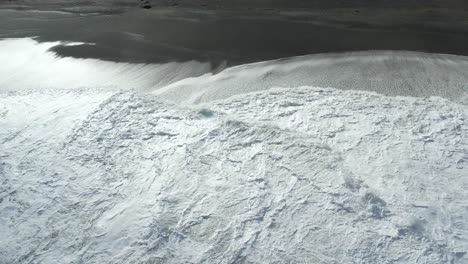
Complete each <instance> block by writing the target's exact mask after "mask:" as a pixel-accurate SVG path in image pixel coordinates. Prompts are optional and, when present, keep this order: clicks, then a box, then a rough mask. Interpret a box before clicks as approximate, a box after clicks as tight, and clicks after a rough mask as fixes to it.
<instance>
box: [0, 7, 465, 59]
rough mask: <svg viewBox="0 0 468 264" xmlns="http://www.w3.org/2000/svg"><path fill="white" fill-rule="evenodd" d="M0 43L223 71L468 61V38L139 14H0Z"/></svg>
mask: <svg viewBox="0 0 468 264" xmlns="http://www.w3.org/2000/svg"><path fill="white" fill-rule="evenodd" d="M1 12H2V14H1V16H0V17H1V18H0V23H1V25H2V26H1V27H0V35H1V36H2V37H31V36H38V40H40V41H57V40H61V41H80V42H89V43H95V45H81V46H58V47H56V48H55V50H54V51H56V52H57V53H58V54H59V55H61V56H72V57H78V58H99V59H104V60H112V61H125V62H143V63H159V62H167V61H188V60H198V61H209V62H214V63H220V62H222V61H227V62H228V65H235V64H242V63H249V62H256V61H264V60H270V59H278V58H284V57H291V56H297V55H306V54H315V53H327V52H342V51H359V50H409V51H425V52H433V53H448V54H458V55H468V35H467V34H464V33H444V32H434V31H430V30H427V29H425V28H421V29H415V28H414V27H413V28H412V29H411V30H409V29H405V28H385V29H383V28H372V27H366V26H364V25H356V24H352V23H350V24H348V25H346V26H340V27H338V26H331V25H326V24H321V25H318V24H314V23H309V22H304V21H286V20H279V19H276V18H273V17H272V18H265V17H262V18H254V17H251V18H242V19H241V18H235V17H226V18H222V17H221V18H220V17H208V16H203V15H198V16H192V17H184V16H183V15H181V16H179V17H174V16H172V17H165V16H157V15H154V14H153V13H148V12H144V11H141V12H140V11H137V12H128V13H124V14H115V15H96V16H86V17H83V16H77V15H76V14H75V15H71V14H65V13H47V12H14V11H1Z"/></svg>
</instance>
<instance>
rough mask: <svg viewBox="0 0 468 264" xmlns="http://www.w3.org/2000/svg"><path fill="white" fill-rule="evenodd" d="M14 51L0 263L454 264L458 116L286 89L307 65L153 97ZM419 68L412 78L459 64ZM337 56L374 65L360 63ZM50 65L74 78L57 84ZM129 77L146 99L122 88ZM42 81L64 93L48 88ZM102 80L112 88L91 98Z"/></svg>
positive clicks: (237, 72) (421, 101)
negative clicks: (77, 78) (75, 75)
mask: <svg viewBox="0 0 468 264" xmlns="http://www.w3.org/2000/svg"><path fill="white" fill-rule="evenodd" d="M26 42H28V43H24V45H25V46H27V47H30V44H33V45H34V46H35V47H36V48H37V47H40V48H42V49H43V52H39V53H34V52H32V53H29V55H24V54H23V55H22V54H10V57H9V58H11V56H17V57H21V56H24V57H25V58H24V59H23V60H22V61H23V63H17V64H16V65H13V66H15V67H16V69H18V73H17V75H15V77H14V78H10V79H9V80H7V78H4V79H2V83H1V84H0V144H1V145H0V146H1V147H0V182H1V185H0V223H2V225H0V234H2V237H1V238H0V262H2V263H30V262H32V263H56V262H57V260H60V261H61V262H63V263H77V262H86V263H103V262H105V263H107V262H111V263H242V262H246V263H249V262H251V263H265V262H268V263H418V262H420V263H437V264H438V263H466V262H467V261H468V259H467V257H468V256H467V254H466V252H467V251H468V225H467V223H468V211H467V207H466V204H467V202H468V191H467V190H466V187H467V186H468V178H467V177H466V175H468V167H467V166H468V125H467V120H468V108H467V106H466V105H463V104H458V103H455V102H453V101H451V100H449V99H446V98H445V99H444V98H441V97H427V98H425V97H422V98H416V97H403V96H397V97H395V96H384V95H379V94H377V93H375V92H364V91H353V90H346V91H345V90H340V89H333V88H317V87H313V86H303V87H299V86H294V84H300V83H301V80H300V79H296V78H299V77H301V76H302V77H303V78H305V80H303V81H304V82H309V81H310V80H313V79H311V78H310V76H312V75H313V73H310V75H306V74H305V72H306V69H318V68H317V67H319V66H316V65H317V63H318V64H320V63H323V62H324V59H321V60H318V61H317V58H318V57H312V58H311V57H303V58H295V59H288V60H282V61H276V62H266V63H259V64H253V65H246V66H239V67H234V68H232V69H228V70H226V71H224V72H222V73H220V74H219V75H205V76H203V77H198V78H191V79H186V80H181V81H180V82H178V83H174V84H172V85H169V86H167V87H162V88H160V90H159V91H158V90H157V89H152V88H153V87H152V86H151V85H152V84H151V83H150V82H149V81H148V80H146V76H156V75H145V74H143V75H142V76H139V77H138V74H136V73H135V71H134V70H133V69H134V67H136V68H137V69H141V68H139V67H143V68H144V67H148V69H154V68H155V67H156V66H155V65H129V64H116V63H111V62H100V61H96V60H77V59H70V58H57V57H55V56H54V55H53V54H52V53H46V55H44V53H45V52H46V51H47V49H48V48H47V47H46V45H52V44H44V43H43V44H38V43H35V42H29V41H26ZM0 43H2V42H0ZM4 44H5V43H3V44H0V46H1V45H4ZM43 45H44V46H43ZM1 47H2V48H0V50H1V51H0V53H1V54H2V56H6V57H8V55H7V52H5V50H4V48H3V47H5V46H1ZM12 49H13V50H14V48H12ZM36 51H37V50H36ZM396 54H397V53H388V52H387V53H382V56H383V60H382V61H388V58H389V56H390V57H391V56H395V55H396ZM28 56H29V57H30V58H29V59H28V58H27V57H28ZM31 56H32V57H31ZM34 56H36V58H39V59H31V58H34ZM44 56H45V57H44ZM358 56H359V55H358ZM401 56H403V55H401ZM401 56H400V57H399V58H401ZM411 56H413V57H411ZM411 56H410V58H408V61H410V62H411V61H414V60H417V58H416V57H417V54H413V55H411ZM421 56H423V58H421V59H420V62H418V65H422V66H421V68H420V69H435V68H438V67H439V68H440V67H441V66H440V65H452V64H453V65H457V66H459V65H463V63H464V62H463V60H464V58H461V57H456V58H454V57H452V56H448V57H444V56H441V55H431V56H428V55H426V54H421ZM428 57H432V58H433V59H427V58H428ZM4 58H5V57H4ZM44 58H47V60H43V59H44ZM444 58H446V59H444ZM334 59H338V60H339V61H341V62H343V61H345V60H346V58H344V57H341V58H340V57H338V58H336V57H335V58H332V59H330V60H328V59H327V60H326V62H327V63H326V65H328V66H327V67H325V68H324V69H323V72H322V73H320V74H322V77H323V76H325V75H324V74H325V72H326V71H325V69H329V70H330V71H331V72H335V73H338V72H346V71H345V70H344V69H345V68H346V67H345V68H343V67H344V66H343V65H345V64H342V63H334V64H330V63H331V62H330V61H331V60H334ZM348 60H349V61H350V63H351V64H354V63H355V62H356V61H359V62H362V61H367V62H369V61H372V60H375V61H377V62H378V63H377V65H382V66H381V67H383V69H387V68H388V67H386V66H385V64H386V63H383V62H382V61H381V60H380V59H379V57H378V56H377V55H376V58H375V59H372V57H371V56H370V55H369V57H366V56H365V59H364V60H363V59H356V56H355V57H353V56H350V58H348ZM434 60H435V61H436V62H437V63H434V62H433V61H434ZM431 61H432V62H431ZM13 62H14V61H13ZM16 62H17V61H16ZM38 62H42V64H41V63H38ZM62 63H63V64H62ZM29 64H33V65H29ZM357 64H358V65H362V63H361V64H359V63H357ZM439 64H440V65H439ZM21 65H23V67H21ZM40 65H42V67H40ZM59 65H66V67H64V69H63V72H66V69H69V70H71V69H80V70H79V74H80V75H79V76H81V77H82V78H85V80H81V81H80V85H77V84H74V82H73V81H71V80H72V77H71V76H70V74H68V75H66V74H65V75H63V76H61V75H57V76H56V75H55V74H53V72H54V71H50V69H49V68H50V67H51V68H52V69H55V70H57V71H59V72H60V71H62V70H61V69H60V67H59ZM102 65H104V66H102ZM117 65H122V68H120V70H115V71H113V70H112V69H113V67H115V66H117ZM123 65H125V66H123ZM294 65H296V66H297V67H293V66H294ZM310 65H315V66H310ZM410 65H411V64H410ZM434 65H435V66H434ZM437 65H439V66H437ZM314 67H315V68H314ZM349 67H350V68H346V69H348V70H352V69H353V68H352V67H351V66H349ZM392 67H394V66H392ZM401 67H403V68H404V67H405V64H404V63H403V64H402V65H401ZM6 68H8V69H10V70H11V69H13V67H11V65H10V66H7V67H6ZM117 68H118V67H117ZM319 68H320V67H319ZM439 68H438V69H439ZM8 69H7V70H5V69H4V68H2V69H1V70H0V71H2V74H3V73H11V71H10V70H8ZM21 69H24V70H25V71H26V72H28V73H29V74H28V75H25V76H27V78H26V77H25V78H24V79H28V80H21V79H20V78H19V77H18V76H20V75H21ZM90 69H92V70H93V71H91V70H90ZM145 69H146V68H145ZM376 69H380V68H376ZM450 69H453V68H450ZM459 69H460V68H459ZM99 71H101V72H103V73H104V74H102V75H98V76H97V77H96V76H93V75H91V72H93V73H98V72H99ZM148 71H151V70H148ZM355 71H357V72H361V73H364V70H362V69H361V70H360V69H355ZM145 72H146V71H145ZM187 72H190V71H187ZM415 72H416V71H415ZM184 73H185V71H184ZM147 74H150V73H147ZM434 74H435V73H434ZM440 74H441V75H440V76H448V77H447V78H449V80H455V79H456V80H458V79H457V78H462V77H461V76H462V75H463V74H461V75H458V74H460V73H457V72H455V73H453V74H454V76H455V77H453V76H452V75H450V73H449V72H448V71H446V72H444V73H440ZM291 75H292V76H293V77H294V76H295V77H296V78H292V77H291ZM374 75H378V76H383V77H382V78H387V79H386V80H390V79H391V78H390V77H386V75H385V73H382V72H379V70H376V71H375V72H374V73H373V74H371V75H369V78H371V77H372V76H374ZM2 76H4V75H2ZM129 76H134V78H135V82H136V83H137V84H145V85H146V86H144V87H143V88H144V89H149V90H151V91H153V92H154V91H156V93H159V94H160V96H153V95H151V94H148V93H141V92H135V91H134V90H127V89H124V88H125V87H124V85H125V84H128V83H130V82H131V78H129ZM307 76H309V77H307ZM346 76H348V77H349V76H351V75H350V74H349V73H348V75H346ZM357 76H359V75H357ZM418 76H422V75H418ZM428 76H429V74H428ZM6 77H8V76H6ZM46 77H48V78H52V80H53V78H56V79H55V80H56V81H59V82H61V83H62V84H67V85H66V86H61V85H58V84H56V83H53V82H51V84H52V88H51V89H47V84H48V83H46V81H45V80H43V79H42V78H46ZM182 77H183V76H182ZM302 77H301V78H302ZM361 77H362V76H361ZM60 78H61V79H60ZM106 78H109V80H108V79H106ZM116 78H120V79H118V80H116ZM177 78H179V77H177ZM177 78H174V79H177ZM307 78H309V79H307ZM323 78H324V77H323ZM343 78H344V77H343ZM433 78H435V77H433ZM450 78H453V79H450ZM358 79H359V78H357V77H356V79H350V83H351V84H353V83H355V82H358V81H359V80H358ZM32 80H37V82H38V87H39V88H34V85H33V82H32ZM269 80H274V81H272V82H271V83H269ZM320 80H322V79H320ZM18 81H20V82H21V81H22V85H18V86H15V87H14V88H15V89H23V90H22V91H21V92H12V91H13V90H14V89H12V88H11V86H10V85H11V84H13V83H16V82H18ZM93 81H96V82H97V83H96V84H93V83H92V82H93ZM323 81H326V79H323ZM344 81H345V79H343V82H344ZM408 81H411V79H410V78H409V76H408ZM107 82H110V83H113V86H112V87H114V88H115V87H116V88H118V89H117V90H114V89H101V88H99V89H98V88H97V87H98V86H101V84H102V83H107ZM330 82H333V81H330ZM361 82H362V83H366V82H368V79H362V80H361ZM413 82H414V83H420V82H421V81H420V80H413ZM287 83H289V84H290V86H288V85H284V84H287ZM337 83H338V84H340V83H341V82H337ZM450 83H451V82H450V81H449V82H448V83H446V85H448V84H450ZM16 84H17V83H16ZM280 84H283V85H281V86H283V88H274V86H275V85H280ZM382 84H388V83H386V82H382ZM454 84H459V82H458V81H457V82H454ZM87 85H90V86H89V87H87ZM190 85H194V86H193V87H191V86H190ZM343 85H344V83H343ZM80 87H81V88H80ZM132 87H133V88H136V89H137V90H138V89H141V87H138V86H134V85H132ZM353 87H354V86H353ZM434 87H436V86H434ZM49 88H50V87H49ZM340 88H342V87H340ZM355 88H357V87H355ZM382 89H383V88H382ZM447 89H452V88H450V87H449V88H447ZM456 89H458V88H456ZM122 90H124V91H122ZM370 90H371V89H370ZM139 91H141V90H139ZM176 94H177V96H180V97H176V96H175V95H176ZM168 98H169V99H171V100H172V101H175V102H180V103H183V104H181V105H180V104H174V103H173V102H168V101H167V100H166V99H168ZM187 103H190V104H192V105H187ZM193 103H196V105H193Z"/></svg>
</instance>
